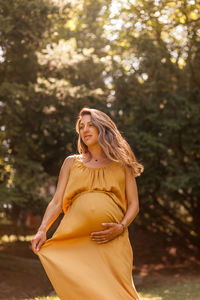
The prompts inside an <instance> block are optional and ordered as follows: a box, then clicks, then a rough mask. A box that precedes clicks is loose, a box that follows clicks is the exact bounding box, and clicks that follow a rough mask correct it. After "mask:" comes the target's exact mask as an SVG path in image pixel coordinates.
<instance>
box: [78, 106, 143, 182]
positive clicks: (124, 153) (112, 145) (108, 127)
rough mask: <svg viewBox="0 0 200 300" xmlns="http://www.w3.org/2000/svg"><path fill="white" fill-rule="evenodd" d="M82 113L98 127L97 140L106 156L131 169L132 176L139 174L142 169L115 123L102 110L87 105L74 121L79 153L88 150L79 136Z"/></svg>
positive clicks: (84, 152)
mask: <svg viewBox="0 0 200 300" xmlns="http://www.w3.org/2000/svg"><path fill="white" fill-rule="evenodd" d="M84 115H90V116H91V122H92V124H93V125H94V126H95V127H96V128H97V129H98V131H99V137H98V142H99V145H100V146H101V148H102V150H103V151H104V153H105V155H106V156H107V158H109V159H110V160H112V161H116V162H120V163H121V164H122V165H123V166H127V167H129V168H130V169H131V173H132V174H133V176H134V177H137V176H140V175H141V173H142V172H143V170H144V167H143V165H142V164H140V163H139V162H138V161H137V160H136V157H135V155H134V153H133V151H132V150H131V147H130V146H129V144H128V143H127V141H126V140H125V139H124V138H123V137H122V135H121V133H120V132H119V130H118V129H117V126H116V125H115V123H114V122H113V121H112V120H111V118H110V117H109V116H108V115H107V114H105V113H104V112H102V111H100V110H98V109H93V108H89V107H84V108H82V109H81V111H80V112H79V115H78V119H77V122H76V132H77V133H78V135H79V137H78V143H77V149H78V152H79V154H83V155H85V154H87V153H88V152H89V150H88V147H87V145H86V144H85V143H84V142H83V140H82V139H81V137H80V128H79V126H80V121H81V119H82V117H83V116H84Z"/></svg>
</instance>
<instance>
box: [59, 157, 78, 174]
mask: <svg viewBox="0 0 200 300" xmlns="http://www.w3.org/2000/svg"><path fill="white" fill-rule="evenodd" d="M78 156H79V155H77V154H72V155H69V156H67V157H66V158H65V160H64V162H63V165H62V167H63V168H65V169H66V170H68V171H70V169H71V167H72V164H73V162H74V160H75V159H76V157H78Z"/></svg>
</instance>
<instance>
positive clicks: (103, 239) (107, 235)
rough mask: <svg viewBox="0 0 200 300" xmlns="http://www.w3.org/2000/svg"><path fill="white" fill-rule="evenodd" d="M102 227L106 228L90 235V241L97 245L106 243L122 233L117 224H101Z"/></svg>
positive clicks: (120, 226) (120, 227)
mask: <svg viewBox="0 0 200 300" xmlns="http://www.w3.org/2000/svg"><path fill="white" fill-rule="evenodd" d="M102 226H104V227H106V229H104V230H102V231H96V232H92V233H91V234H90V237H91V239H92V240H93V241H96V242H97V243H98V244H103V243H107V242H109V241H111V240H113V239H114V238H116V237H117V236H119V235H120V234H121V233H122V232H123V226H122V225H120V224H118V223H102Z"/></svg>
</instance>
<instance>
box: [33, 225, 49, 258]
mask: <svg viewBox="0 0 200 300" xmlns="http://www.w3.org/2000/svg"><path fill="white" fill-rule="evenodd" d="M46 239H47V237H46V232H45V230H40V231H38V232H37V233H36V235H35V236H34V238H33V239H32V240H31V248H32V250H33V252H34V253H35V254H37V252H38V251H39V250H40V247H41V246H42V245H43V244H44V242H45V241H46Z"/></svg>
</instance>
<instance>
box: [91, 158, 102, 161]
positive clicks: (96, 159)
mask: <svg viewBox="0 0 200 300" xmlns="http://www.w3.org/2000/svg"><path fill="white" fill-rule="evenodd" d="M93 159H94V160H95V161H98V162H99V159H98V158H93ZM104 161H105V158H103V159H102V160H100V162H104Z"/></svg>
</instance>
